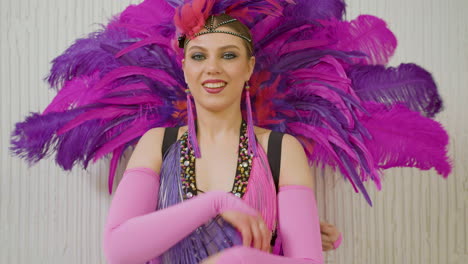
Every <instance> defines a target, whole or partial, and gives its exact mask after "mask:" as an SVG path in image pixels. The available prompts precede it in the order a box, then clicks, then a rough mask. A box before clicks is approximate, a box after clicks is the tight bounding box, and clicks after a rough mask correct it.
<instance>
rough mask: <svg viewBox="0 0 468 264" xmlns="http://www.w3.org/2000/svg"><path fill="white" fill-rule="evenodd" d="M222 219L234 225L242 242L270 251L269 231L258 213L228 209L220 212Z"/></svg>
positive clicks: (245, 244) (248, 245)
mask: <svg viewBox="0 0 468 264" xmlns="http://www.w3.org/2000/svg"><path fill="white" fill-rule="evenodd" d="M221 217H223V219H224V220H226V221H227V222H228V223H230V224H231V225H232V226H234V227H235V228H236V229H237V230H238V231H239V232H240V233H241V235H242V244H243V245H244V246H246V247H251V246H252V245H253V248H256V249H258V250H263V251H265V252H270V241H271V231H270V230H269V229H268V227H267V225H266V224H265V221H263V219H262V217H261V216H260V215H257V216H251V215H248V214H245V213H241V212H239V211H234V210H229V211H225V212H224V213H222V214H221Z"/></svg>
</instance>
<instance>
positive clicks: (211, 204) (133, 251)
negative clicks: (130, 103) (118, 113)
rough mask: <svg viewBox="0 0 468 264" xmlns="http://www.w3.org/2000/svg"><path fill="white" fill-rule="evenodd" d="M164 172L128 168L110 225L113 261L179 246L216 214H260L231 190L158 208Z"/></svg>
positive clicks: (137, 259) (145, 257)
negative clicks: (179, 243)
mask: <svg viewBox="0 0 468 264" xmlns="http://www.w3.org/2000/svg"><path fill="white" fill-rule="evenodd" d="M158 191H159V176H158V175H157V174H156V173H155V172H154V171H152V170H151V169H148V168H133V169H128V170H126V171H125V173H124V177H123V178H122V181H121V182H120V184H119V186H118V188H117V191H116V193H115V196H114V198H113V200H112V203H111V207H110V210H109V215H108V217H107V223H106V225H105V227H104V241H103V247H104V253H105V255H106V258H107V260H108V262H109V263H112V264H115V263H132V264H133V263H144V262H146V261H149V260H151V259H153V258H155V257H157V256H159V255H161V254H162V253H164V252H165V251H166V250H168V249H169V248H171V247H172V246H174V245H175V244H176V243H177V242H179V241H180V240H182V239H183V238H184V237H186V236H187V235H189V234H190V233H191V232H192V231H194V230H195V229H196V228H197V227H199V226H201V225H202V224H204V223H206V222H207V221H208V220H210V219H211V218H213V217H215V216H216V215H218V214H220V213H223V212H225V211H228V210H236V211H240V212H243V213H247V214H250V215H253V216H256V215H257V214H258V213H257V212H256V211H255V210H254V209H252V208H250V207H249V206H248V205H246V204H245V203H244V202H243V201H242V200H241V199H239V198H237V197H235V196H234V195H232V194H229V193H225V192H208V193H206V194H200V195H198V196H196V197H194V198H192V199H190V200H188V201H185V202H182V203H179V204H177V205H175V206H172V207H169V208H166V209H164V210H160V211H155V209H156V204H157V198H158Z"/></svg>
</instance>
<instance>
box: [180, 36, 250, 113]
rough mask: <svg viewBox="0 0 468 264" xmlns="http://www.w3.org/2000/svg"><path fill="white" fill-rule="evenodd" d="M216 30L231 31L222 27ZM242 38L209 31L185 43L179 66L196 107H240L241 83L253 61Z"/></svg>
mask: <svg viewBox="0 0 468 264" xmlns="http://www.w3.org/2000/svg"><path fill="white" fill-rule="evenodd" d="M217 30H225V31H232V29H229V28H226V27H219V28H217ZM243 41H244V40H243V39H241V38H239V37H236V36H232V35H229V34H224V33H211V34H205V35H201V36H198V37H196V38H195V39H193V40H191V41H190V42H189V43H188V45H187V46H186V48H185V58H184V61H183V62H182V65H183V66H182V67H183V70H184V76H185V81H186V82H187V84H188V87H189V89H190V92H191V94H192V95H193V97H194V100H195V103H196V104H197V107H203V108H205V109H206V110H208V111H212V112H219V111H222V110H224V109H226V108H229V107H239V108H240V101H241V97H242V90H243V88H244V84H245V82H246V81H248V80H249V78H250V76H251V75H252V72H253V68H254V65H255V58H254V57H251V56H249V55H247V49H246V47H245V45H244V43H243Z"/></svg>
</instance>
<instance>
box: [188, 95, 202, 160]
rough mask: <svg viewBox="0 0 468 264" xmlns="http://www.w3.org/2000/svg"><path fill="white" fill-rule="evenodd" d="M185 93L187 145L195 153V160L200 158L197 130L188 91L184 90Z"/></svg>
mask: <svg viewBox="0 0 468 264" xmlns="http://www.w3.org/2000/svg"><path fill="white" fill-rule="evenodd" d="M185 93H186V94H187V127H188V138H189V140H188V144H189V145H190V146H191V147H192V149H193V151H194V152H195V158H197V159H198V158H200V157H201V153H200V148H199V146H198V141H197V130H196V129H195V118H194V114H193V105H192V98H190V90H189V89H185Z"/></svg>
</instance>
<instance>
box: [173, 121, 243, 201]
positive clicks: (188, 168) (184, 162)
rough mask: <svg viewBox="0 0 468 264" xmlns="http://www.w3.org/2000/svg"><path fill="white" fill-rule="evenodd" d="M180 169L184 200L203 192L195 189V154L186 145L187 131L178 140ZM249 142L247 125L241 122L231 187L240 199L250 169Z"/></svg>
mask: <svg viewBox="0 0 468 264" xmlns="http://www.w3.org/2000/svg"><path fill="white" fill-rule="evenodd" d="M180 143H181V148H180V167H181V173H180V177H181V181H182V190H183V195H184V200H186V199H190V198H192V197H193V196H195V195H197V194H198V192H203V191H202V190H199V189H197V182H196V177H195V161H196V159H195V153H194V151H193V149H192V147H191V146H190V144H188V131H186V132H185V133H184V134H183V135H182V137H181V138H180ZM248 145H249V140H248V137H247V124H246V122H245V121H244V120H242V125H241V128H240V137H239V149H238V158H237V166H236V177H235V179H234V184H233V186H232V190H231V192H232V193H233V194H234V195H235V196H237V197H239V198H242V196H244V193H245V192H246V190H247V183H248V182H249V177H250V171H251V169H252V154H249V151H248Z"/></svg>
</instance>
